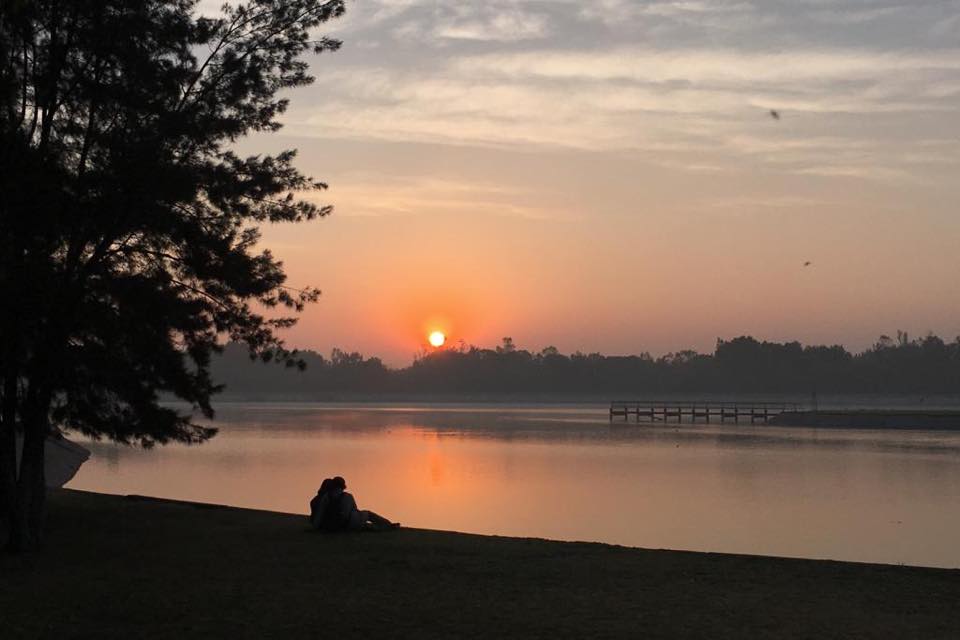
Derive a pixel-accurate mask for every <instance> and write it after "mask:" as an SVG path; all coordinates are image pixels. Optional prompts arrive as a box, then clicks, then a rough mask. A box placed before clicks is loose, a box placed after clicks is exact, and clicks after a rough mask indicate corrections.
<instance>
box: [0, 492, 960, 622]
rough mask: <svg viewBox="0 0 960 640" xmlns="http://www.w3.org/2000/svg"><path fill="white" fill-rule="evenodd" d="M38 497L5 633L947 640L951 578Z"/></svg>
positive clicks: (8, 585)
mask: <svg viewBox="0 0 960 640" xmlns="http://www.w3.org/2000/svg"><path fill="white" fill-rule="evenodd" d="M305 525H306V521H305V518H303V517H302V516H294V515H288V514H279V513H270V512H263V511H251V510H242V509H232V508H225V507H198V506H191V505H186V504H182V503H166V502H156V501H145V500H132V499H128V498H123V497H116V496H103V495H98V494H92V493H82V492H75V491H56V492H53V493H52V494H51V497H50V509H49V518H48V529H47V531H48V537H47V546H46V549H45V550H44V551H43V552H42V553H39V554H34V555H28V556H2V557H0V636H2V637H3V638H11V639H12V638H56V639H58V640H62V639H63V638H265V637H282V638H324V637H330V638H345V637H359V636H367V637H416V638H424V637H443V638H450V637H492V638H501V637H524V638H535V637H544V638H546V637H550V638H553V637H591V638H604V637H647V638H753V637H777V638H789V637H797V638H801V637H803V638H852V637H855V638H907V637H917V638H928V639H929V638H957V637H958V633H960V632H958V630H960V607H958V606H957V602H960V571H949V570H939V569H922V568H915V567H895V566H885V565H867V564H852V563H840V562H823V561H810V560H789V559H780V558H766V557H752V556H734V555H722V554H704V553H687V552H676V551H650V550H643V549H629V548H623V547H614V546H609V545H602V544H588V543H565V542H550V541H545V540H535V539H519V538H500V537H491V536H476V535H467V534H460V533H446V532H440V531H424V530H415V529H402V530H400V531H396V532H390V533H376V534H353V535H324V534H317V533H313V532H311V531H309V530H308V529H307V527H306V526H305Z"/></svg>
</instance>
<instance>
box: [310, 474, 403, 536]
mask: <svg viewBox="0 0 960 640" xmlns="http://www.w3.org/2000/svg"><path fill="white" fill-rule="evenodd" d="M346 489H347V482H346V480H344V479H343V478H341V477H340V476H337V477H335V478H327V479H326V480H324V481H323V482H322V483H321V484H320V489H319V490H318V491H317V495H316V496H314V498H313V500H311V501H310V524H312V525H313V528H314V529H318V530H320V531H330V532H333V531H389V530H390V529H396V528H397V527H399V526H400V523H399V522H391V521H390V520H387V519H386V518H384V517H383V516H381V515H379V514H376V513H374V512H373V511H369V510H361V509H358V508H357V501H356V500H355V499H354V497H353V496H352V495H350V494H349V493H347V491H346Z"/></svg>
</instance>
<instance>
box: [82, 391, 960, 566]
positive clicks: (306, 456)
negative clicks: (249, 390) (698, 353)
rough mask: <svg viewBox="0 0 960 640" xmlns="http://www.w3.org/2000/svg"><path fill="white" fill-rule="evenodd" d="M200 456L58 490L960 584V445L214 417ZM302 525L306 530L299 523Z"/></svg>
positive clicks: (569, 411)
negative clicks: (929, 577)
mask: <svg viewBox="0 0 960 640" xmlns="http://www.w3.org/2000/svg"><path fill="white" fill-rule="evenodd" d="M216 424H217V426H218V427H220V429H221V431H220V434H219V435H218V436H217V437H216V438H214V439H213V440H211V441H210V442H209V443H207V444H205V445H202V446H199V447H183V446H169V447H160V448H157V449H155V450H152V451H149V452H144V451H142V450H138V449H128V448H122V447H117V446H115V445H110V444H105V443H92V444H90V445H89V447H90V448H91V449H92V451H93V457H92V458H91V460H90V461H89V462H88V463H87V464H86V465H84V467H83V468H82V469H81V470H80V472H79V474H78V476H77V477H76V478H75V479H74V480H73V481H72V482H71V483H70V484H69V485H68V486H69V487H71V488H75V489H85V490H93V491H103V492H109V493H119V494H145V495H155V496H163V497H169V498H178V499H186V500H196V501H203V502H214V503H224V504H230V505H235V506H242V507H252V508H259V509H270V510H278V511H289V512H299V513H305V512H306V511H307V508H308V507H307V503H308V501H309V499H310V498H311V497H312V495H313V494H314V492H315V491H316V488H317V486H318V485H319V484H320V481H321V480H322V479H323V478H324V477H327V476H332V475H343V476H344V477H345V478H346V479H347V482H348V485H349V490H351V491H352V492H354V494H355V495H356V496H357V499H358V502H359V504H360V507H361V508H369V509H373V510H374V511H377V512H379V513H382V514H383V515H386V516H388V517H390V518H393V519H396V520H399V521H401V522H402V523H404V524H405V525H406V526H411V527H423V528H432V529H447V530H459V531H467V532H473V533H486V534H498V535H513V536H535V537H546V538H553V539H561V540H589V541H600V542H609V543H616V544H624V545H630V546H640V547H647V548H670V549H688V550H697V551H720V552H733V553H748V554H762V555H778V556H794V557H806V558H830V559H837V560H852V561H864V562H882V563H904V564H910V565H927V566H942V567H960V551H958V550H957V547H956V540H957V539H960V510H958V509H957V508H956V500H955V497H956V496H957V495H960V432H949V431H937V432H924V431H895V430H888V431H876V430H841V429H819V430H816V429H796V428H782V427H768V426H767V427H765V426H749V425H743V424H741V425H731V424H729V423H728V424H726V425H724V426H719V425H704V424H698V425H656V426H654V425H636V424H633V423H626V424H624V423H612V424H611V423H609V422H608V420H607V414H606V407H605V406H599V405H579V406H559V407H558V406H556V405H554V406H548V405H540V406H536V405H522V406H521V405H446V406H444V405H432V406H431V405H421V406H400V405H363V406H353V407H351V406H346V405H324V404H223V405H221V409H220V412H219V416H218V420H217V423H216ZM304 524H305V525H306V521H304Z"/></svg>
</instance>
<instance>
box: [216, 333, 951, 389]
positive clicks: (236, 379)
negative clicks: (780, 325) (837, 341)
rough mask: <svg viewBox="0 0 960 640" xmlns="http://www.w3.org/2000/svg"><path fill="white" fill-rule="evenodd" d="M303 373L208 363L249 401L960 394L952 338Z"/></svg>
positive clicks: (468, 359) (749, 345)
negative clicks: (391, 396)
mask: <svg viewBox="0 0 960 640" xmlns="http://www.w3.org/2000/svg"><path fill="white" fill-rule="evenodd" d="M300 356H301V357H302V358H303V361H304V363H305V364H306V368H305V369H304V370H303V371H298V370H296V369H289V368H283V367H280V366H277V365H271V364H264V363H261V362H251V361H250V359H249V358H248V356H247V352H246V350H245V349H244V348H243V347H242V346H240V345H237V344H230V345H227V347H226V349H225V351H224V353H223V354H222V356H220V357H219V358H218V359H217V360H216V361H215V363H214V370H213V371H214V379H215V380H217V381H218V382H220V383H222V384H224V385H225V386H226V389H225V390H226V392H227V393H229V394H231V395H232V394H237V395H243V396H256V397H276V396H286V397H300V398H309V397H318V398H320V397H330V396H331V395H337V394H378V393H398V394H404V393H410V394H524V393H530V394H552V393H567V394H591V393H596V394H601V393H615V392H616V393H623V394H631V395H638V394H644V395H648V394H651V393H657V392H663V393H671V392H713V393H738V392H751V393H784V394H798V393H802V394H809V393H811V392H814V391H816V392H820V393H890V394H905V393H919V394H927V393H930V394H933V393H952V394H955V393H958V392H960V337H958V338H956V339H954V340H953V341H952V342H946V341H944V340H942V339H941V338H939V337H937V336H934V335H928V336H926V337H923V338H920V339H913V340H911V339H910V338H909V337H908V336H907V334H906V333H903V332H898V333H897V337H896V338H890V337H888V336H881V337H880V339H879V340H878V341H877V342H876V343H875V344H874V345H873V346H872V347H870V348H869V349H867V350H866V351H864V352H862V353H857V354H853V353H850V352H849V351H847V350H846V349H845V348H844V347H842V346H830V347H828V346H803V345H802V344H800V343H799V342H787V343H777V342H760V341H758V340H755V339H754V338H751V337H740V338H735V339H733V340H718V341H717V347H716V349H715V350H714V352H713V353H712V354H701V353H697V352H695V351H681V352H679V353H671V354H668V355H665V356H662V357H660V358H656V359H655V358H652V357H651V356H650V355H649V354H647V353H643V354H640V355H636V356H605V355H601V354H599V353H590V354H584V353H579V352H577V353H573V354H570V355H565V354H562V353H560V352H559V351H557V349H555V348H553V347H547V348H546V349H543V350H542V351H540V352H538V353H531V352H530V351H526V350H524V349H518V348H517V347H516V346H514V344H513V341H512V340H511V339H510V338H504V339H503V343H502V344H501V345H500V346H499V347H497V348H495V349H481V348H478V347H462V348H460V349H445V350H439V351H435V352H432V353H428V354H423V355H421V356H419V357H417V358H416V359H415V361H414V362H413V364H412V365H410V366H408V367H405V368H402V369H394V368H390V367H387V366H386V365H384V364H383V362H382V361H381V360H380V359H379V358H365V357H364V356H363V355H361V354H359V353H347V352H344V351H341V350H339V349H334V350H333V352H332V354H331V355H330V357H329V358H325V357H324V356H322V355H320V354H318V353H315V352H312V351H306V352H301V353H300Z"/></svg>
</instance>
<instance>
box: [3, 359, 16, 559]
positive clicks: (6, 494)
mask: <svg viewBox="0 0 960 640" xmlns="http://www.w3.org/2000/svg"><path fill="white" fill-rule="evenodd" d="M16 416H17V380H16V377H13V376H9V375H8V376H7V377H6V378H4V384H3V405H2V407H0V545H3V544H4V543H5V542H6V536H7V534H8V532H9V527H10V523H11V521H12V519H13V518H12V516H13V505H14V503H15V502H16V493H17V432H16Z"/></svg>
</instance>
